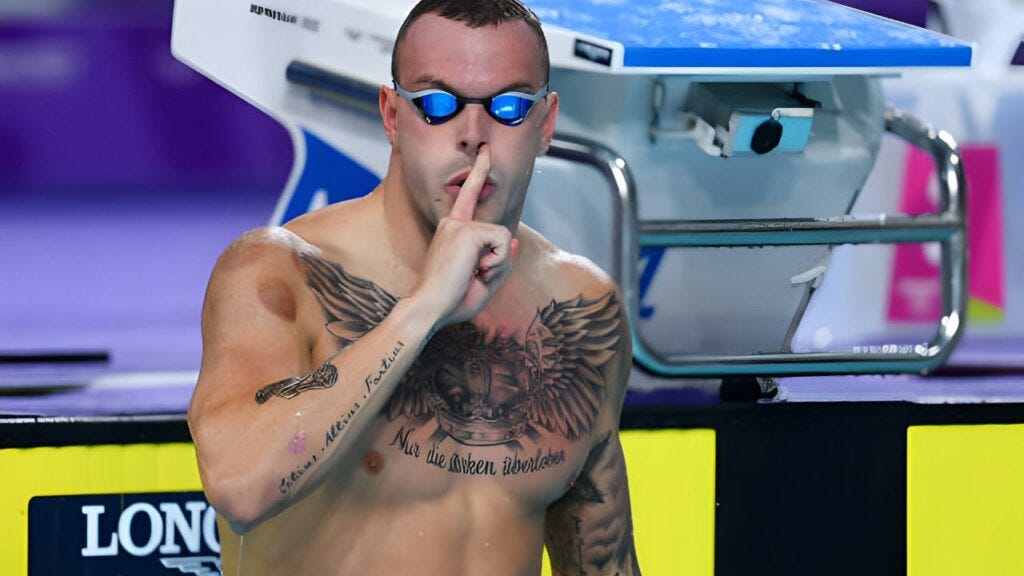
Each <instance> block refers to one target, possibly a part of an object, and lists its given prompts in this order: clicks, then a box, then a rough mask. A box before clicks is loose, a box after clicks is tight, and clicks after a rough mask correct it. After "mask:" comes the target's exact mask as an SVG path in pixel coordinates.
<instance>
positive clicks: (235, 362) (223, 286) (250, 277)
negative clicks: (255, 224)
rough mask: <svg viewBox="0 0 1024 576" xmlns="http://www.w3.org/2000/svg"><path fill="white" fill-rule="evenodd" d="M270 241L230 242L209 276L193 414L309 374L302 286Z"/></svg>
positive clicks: (284, 252) (260, 235) (260, 234)
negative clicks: (273, 383) (302, 310)
mask: <svg viewBox="0 0 1024 576" xmlns="http://www.w3.org/2000/svg"><path fill="white" fill-rule="evenodd" d="M268 234H269V233H268V232H265V231H257V232H250V233H249V234H247V235H246V236H243V238H241V239H240V240H238V241H236V242H235V244H233V245H232V246H231V247H230V248H229V249H228V250H227V251H226V252H225V253H224V255H222V256H221V258H220V260H219V261H218V263H217V266H216V268H215V269H214V272H213V274H212V275H211V278H210V285H209V287H208V288H207V294H206V301H205V302H204V305H203V363H202V369H201V371H200V376H199V384H198V386H197V388H196V394H195V396H194V397H193V402H192V411H193V412H196V411H198V412H199V413H200V414H201V413H202V412H203V411H204V409H205V408H208V407H210V406H211V405H212V406H220V405H222V404H223V403H224V402H226V401H238V400H239V397H240V396H245V397H247V398H246V399H247V400H250V401H252V398H253V396H252V395H254V394H255V391H256V390H257V389H259V388H260V387H261V386H264V385H266V384H268V383H270V382H273V381H276V380H279V379H282V378H286V377H289V376H293V375H295V374H299V373H303V372H305V371H307V370H308V369H309V362H310V359H309V343H308V342H307V341H306V338H305V336H304V335H303V332H302V330H301V328H300V327H301V325H302V322H301V320H300V318H299V316H300V314H301V306H300V305H299V304H298V302H299V300H300V299H301V298H302V297H303V296H304V295H303V294H302V293H301V286H302V284H301V282H298V281H297V278H298V276H297V271H296V269H295V267H294V264H293V258H292V256H291V254H290V252H289V250H288V248H287V247H284V246H281V245H280V244H278V243H275V242H274V239H273V238H272V237H268ZM243 403H244V405H248V404H249V402H244V400H243ZM251 403H252V405H255V402H254V401H252V402H251ZM196 415H197V414H193V416H196Z"/></svg>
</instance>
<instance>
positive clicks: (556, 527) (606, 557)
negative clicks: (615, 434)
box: [545, 433, 640, 575]
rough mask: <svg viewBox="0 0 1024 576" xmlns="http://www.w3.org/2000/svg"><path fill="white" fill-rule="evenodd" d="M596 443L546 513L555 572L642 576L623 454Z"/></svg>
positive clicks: (606, 442)
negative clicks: (610, 573)
mask: <svg viewBox="0 0 1024 576" xmlns="http://www.w3.org/2000/svg"><path fill="white" fill-rule="evenodd" d="M612 446H613V439H612V437H611V434H610V433H609V434H608V436H606V437H605V438H604V440H602V441H601V442H600V443H598V444H597V445H596V446H595V447H594V448H593V449H592V450H591V452H590V455H589V456H588V457H587V461H586V464H584V466H583V470H582V471H581V472H580V475H579V477H578V478H576V480H575V482H573V484H572V487H571V488H570V489H569V491H568V492H567V493H566V494H565V496H563V497H562V498H561V499H560V500H559V501H558V502H555V503H554V504H552V505H551V507H550V508H549V509H548V520H547V522H546V524H545V542H546V543H547V545H548V554H549V555H550V558H551V564H552V566H553V567H554V568H555V569H556V570H557V571H558V572H564V573H568V574H590V573H599V574H606V573H609V570H615V572H614V573H615V574H623V575H626V574H633V575H639V574H640V567H639V564H638V562H637V558H636V551H635V548H634V544H633V519H632V517H631V514H630V509H629V488H628V486H627V480H626V467H625V462H624V461H623V459H622V453H621V449H619V448H618V444H617V442H616V443H614V447H615V449H614V450H613V449H611V448H612Z"/></svg>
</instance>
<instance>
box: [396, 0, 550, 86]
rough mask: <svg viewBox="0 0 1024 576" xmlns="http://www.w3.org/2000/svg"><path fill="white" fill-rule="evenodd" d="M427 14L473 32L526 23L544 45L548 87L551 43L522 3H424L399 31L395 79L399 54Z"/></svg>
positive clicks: (453, 0)
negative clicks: (549, 43)
mask: <svg viewBox="0 0 1024 576" xmlns="http://www.w3.org/2000/svg"><path fill="white" fill-rule="evenodd" d="M424 14H436V15H438V16H440V17H441V18H444V19H446V20H453V21H455V22H461V23H463V24H465V25H466V26H468V27H469V28H481V27H483V26H497V25H499V24H504V23H506V22H515V21H522V22H525V23H526V25H527V26H529V27H530V29H531V30H533V32H534V33H535V34H536V35H537V42H539V43H540V51H541V70H542V72H543V74H544V82H545V83H547V81H548V76H549V75H550V73H551V62H550V59H549V57H548V43H547V40H545V39H544V31H543V30H542V29H541V27H540V19H539V18H537V15H536V14H534V13H533V10H530V9H529V8H527V7H526V6H525V5H524V4H523V3H522V2H520V0H420V2H419V3H417V4H416V6H414V7H413V9H412V11H411V12H409V15H408V16H406V17H405V22H402V27H401V28H399V29H398V36H397V37H396V38H395V46H394V48H392V50H391V77H392V78H393V79H394V80H395V82H397V81H398V51H399V49H400V48H401V46H402V41H403V40H405V37H406V35H408V33H409V28H411V27H412V25H413V23H415V22H416V20H418V19H419V18H420V16H423V15H424Z"/></svg>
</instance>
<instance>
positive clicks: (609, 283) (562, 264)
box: [524, 227, 618, 297]
mask: <svg viewBox="0 0 1024 576" xmlns="http://www.w3.org/2000/svg"><path fill="white" fill-rule="evenodd" d="M524 228H525V227H524ZM524 235H525V236H526V237H527V238H529V240H530V243H531V245H532V246H533V251H534V254H535V266H536V269H537V272H538V275H539V276H540V277H542V278H544V279H546V280H548V281H549V282H550V286H552V289H553V290H554V291H556V292H567V293H569V295H584V296H591V297H594V296H600V295H603V294H607V293H608V292H616V293H617V292H618V286H617V285H616V284H615V281H614V280H613V279H612V277H611V276H610V275H609V274H608V273H607V272H605V271H604V270H603V269H602V268H601V267H600V266H598V265H597V264H595V263H594V262H593V261H591V260H590V259H589V258H586V257H585V256H581V255H579V254H573V253H572V252H567V251H565V250H562V249H561V248H559V247H558V246H556V245H555V244H553V243H552V242H551V241H549V240H548V239H547V238H545V237H544V236H542V235H541V234H540V233H538V232H536V231H535V230H532V229H529V228H525V230H524Z"/></svg>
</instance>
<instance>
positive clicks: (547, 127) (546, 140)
mask: <svg viewBox="0 0 1024 576" xmlns="http://www.w3.org/2000/svg"><path fill="white" fill-rule="evenodd" d="M545 98H546V99H547V101H548V105H547V108H548V111H547V115H546V116H544V124H543V125H542V126H541V139H542V140H541V143H540V151H539V152H538V153H537V155H538V156H542V155H544V154H546V153H547V151H548V147H549V146H550V145H551V138H553V137H554V136H555V121H556V120H557V119H558V92H551V93H549V94H548V95H547V96H546V97H545Z"/></svg>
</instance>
